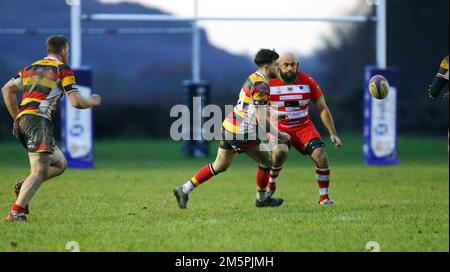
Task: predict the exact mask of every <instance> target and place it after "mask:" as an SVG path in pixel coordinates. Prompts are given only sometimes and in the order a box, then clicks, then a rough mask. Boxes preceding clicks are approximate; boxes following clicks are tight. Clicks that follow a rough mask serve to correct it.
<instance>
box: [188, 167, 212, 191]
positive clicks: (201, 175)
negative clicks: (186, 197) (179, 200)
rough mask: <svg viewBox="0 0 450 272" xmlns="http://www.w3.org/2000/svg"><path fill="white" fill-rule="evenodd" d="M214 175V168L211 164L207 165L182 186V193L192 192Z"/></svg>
mask: <svg viewBox="0 0 450 272" xmlns="http://www.w3.org/2000/svg"><path fill="white" fill-rule="evenodd" d="M215 175H216V172H215V171H214V168H213V167H212V164H211V163H210V164H208V165H206V166H204V167H203V168H201V169H200V170H198V171H197V173H195V175H194V176H193V177H192V178H191V179H190V180H189V181H188V182H186V183H185V184H184V185H183V192H184V193H186V194H187V193H189V192H190V191H192V190H194V189H195V187H197V186H199V185H200V184H202V183H203V182H206V181H207V180H209V179H210V178H212V177H213V176H215Z"/></svg>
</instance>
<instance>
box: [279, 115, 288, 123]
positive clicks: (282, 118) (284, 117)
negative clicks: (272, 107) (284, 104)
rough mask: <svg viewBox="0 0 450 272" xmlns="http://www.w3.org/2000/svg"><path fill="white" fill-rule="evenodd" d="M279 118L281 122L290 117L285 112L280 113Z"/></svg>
mask: <svg viewBox="0 0 450 272" xmlns="http://www.w3.org/2000/svg"><path fill="white" fill-rule="evenodd" d="M277 119H278V122H281V121H283V120H286V119H288V116H287V114H285V113H283V114H279V115H278V118H277Z"/></svg>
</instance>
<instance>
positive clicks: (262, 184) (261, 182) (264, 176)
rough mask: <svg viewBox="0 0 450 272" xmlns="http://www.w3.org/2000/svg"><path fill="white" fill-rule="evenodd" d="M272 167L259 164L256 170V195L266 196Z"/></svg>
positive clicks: (258, 196) (259, 196) (259, 197)
mask: <svg viewBox="0 0 450 272" xmlns="http://www.w3.org/2000/svg"><path fill="white" fill-rule="evenodd" d="M269 177H270V168H264V167H262V166H258V171H257V172H256V191H257V194H256V197H257V198H258V199H261V198H262V197H263V196H265V192H266V190H267V183H269Z"/></svg>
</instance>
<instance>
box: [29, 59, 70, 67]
mask: <svg viewBox="0 0 450 272" xmlns="http://www.w3.org/2000/svg"><path fill="white" fill-rule="evenodd" d="M32 65H52V66H60V65H65V64H64V63H62V62H60V61H59V60H52V59H40V60H38V61H36V62H34V63H33V64H32Z"/></svg>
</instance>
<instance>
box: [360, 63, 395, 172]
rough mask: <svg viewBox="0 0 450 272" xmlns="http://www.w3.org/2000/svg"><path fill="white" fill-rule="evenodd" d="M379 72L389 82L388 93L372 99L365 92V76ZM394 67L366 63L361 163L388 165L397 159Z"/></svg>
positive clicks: (365, 90)
mask: <svg viewBox="0 0 450 272" xmlns="http://www.w3.org/2000/svg"><path fill="white" fill-rule="evenodd" d="M374 75H381V76H383V77H385V78H386V79H387V81H388V82H389V85H390V88H389V94H388V96H386V97H385V98H384V99H381V100H379V99H375V98H373V97H372V96H371V95H370V92H369V80H370V78H371V77H372V76H374ZM397 77H398V69H397V68H394V67H388V68H387V69H379V68H377V67H374V66H366V73H365V81H364V145H363V152H364V163H365V164H367V165H392V164H396V163H397V162H398V152H397V149H398V144H397V143H398V141H397V96H398V89H397V86H398V79H397Z"/></svg>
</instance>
